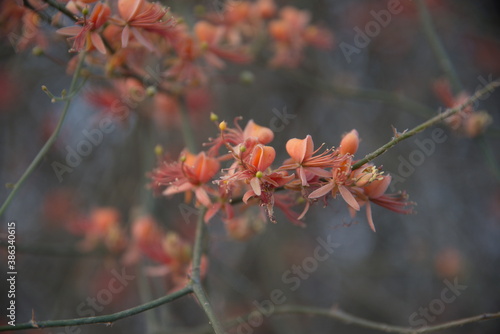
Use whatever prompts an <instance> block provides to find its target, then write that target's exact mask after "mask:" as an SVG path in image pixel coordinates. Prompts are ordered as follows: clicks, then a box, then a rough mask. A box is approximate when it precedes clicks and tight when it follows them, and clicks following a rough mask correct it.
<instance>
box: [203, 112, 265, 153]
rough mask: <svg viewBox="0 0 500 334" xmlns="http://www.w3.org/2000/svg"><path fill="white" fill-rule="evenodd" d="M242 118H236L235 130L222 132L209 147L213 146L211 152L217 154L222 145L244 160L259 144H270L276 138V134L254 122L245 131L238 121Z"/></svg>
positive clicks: (249, 123) (251, 121) (250, 122)
mask: <svg viewBox="0 0 500 334" xmlns="http://www.w3.org/2000/svg"><path fill="white" fill-rule="evenodd" d="M239 120H240V118H235V120H234V125H235V128H234V129H233V128H229V127H227V128H225V129H224V130H221V135H220V136H219V137H218V138H216V139H214V140H212V141H211V143H209V144H207V145H212V146H213V147H212V148H211V149H210V152H211V153H213V154H216V152H218V151H219V149H220V147H221V146H222V145H225V146H226V148H228V149H229V151H230V152H232V153H233V155H234V156H236V157H238V158H239V159H244V158H245V157H247V156H248V155H249V154H250V152H252V151H253V148H254V147H255V145H257V144H263V145H265V144H268V143H270V142H271V141H272V140H273V138H274V132H273V131H272V130H271V129H269V128H266V127H264V126H261V125H258V124H256V123H255V122H254V121H253V120H250V121H248V123H247V125H246V126H245V128H244V129H242V128H241V127H240V125H239V124H238V121H239Z"/></svg>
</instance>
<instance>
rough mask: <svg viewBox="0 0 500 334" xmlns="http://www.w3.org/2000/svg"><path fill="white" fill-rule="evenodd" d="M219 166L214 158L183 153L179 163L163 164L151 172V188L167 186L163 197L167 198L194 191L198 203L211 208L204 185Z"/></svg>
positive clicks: (203, 154) (202, 153)
mask: <svg viewBox="0 0 500 334" xmlns="http://www.w3.org/2000/svg"><path fill="white" fill-rule="evenodd" d="M219 168H220V164H219V161H217V159H215V158H211V157H209V156H207V155H206V153H205V152H201V153H199V154H197V155H194V154H192V153H190V152H188V151H186V150H185V151H183V152H182V154H181V158H180V161H177V162H175V163H172V164H166V163H165V164H163V165H161V166H160V167H158V168H157V169H155V170H154V171H153V173H152V174H151V178H152V179H153V184H152V186H153V188H155V187H158V186H167V188H166V189H165V190H164V191H163V195H166V196H169V195H173V194H177V193H181V192H187V191H194V193H195V195H196V199H197V200H198V202H199V203H201V204H202V205H204V206H206V207H210V206H211V201H210V198H209V196H208V193H207V191H208V190H210V189H209V188H208V187H207V185H206V183H207V182H208V181H210V180H211V179H212V178H213V177H214V175H215V174H217V172H218V171H219Z"/></svg>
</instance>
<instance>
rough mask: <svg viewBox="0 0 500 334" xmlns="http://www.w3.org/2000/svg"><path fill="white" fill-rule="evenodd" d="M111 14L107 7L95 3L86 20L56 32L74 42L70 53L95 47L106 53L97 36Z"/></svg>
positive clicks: (99, 37) (100, 39)
mask: <svg viewBox="0 0 500 334" xmlns="http://www.w3.org/2000/svg"><path fill="white" fill-rule="evenodd" d="M110 14H111V9H110V8H109V6H108V5H106V4H103V3H101V2H99V3H97V4H96V5H95V7H94V9H93V10H92V13H91V14H90V16H89V17H88V18H83V19H80V20H78V22H77V24H81V25H77V26H72V27H65V28H61V29H59V30H57V32H58V33H59V34H62V35H66V36H72V37H71V38H69V39H70V40H74V42H73V47H72V48H71V50H70V51H77V52H80V51H82V50H87V51H89V50H91V49H92V47H95V48H96V49H97V50H98V51H99V52H100V53H103V54H105V53H106V46H105V45H104V42H103V40H102V38H101V36H100V35H99V32H98V30H99V28H101V27H102V26H103V25H104V23H106V22H107V20H108V18H109V16H110Z"/></svg>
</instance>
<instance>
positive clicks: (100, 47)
mask: <svg viewBox="0 0 500 334" xmlns="http://www.w3.org/2000/svg"><path fill="white" fill-rule="evenodd" d="M90 39H91V40H92V45H94V47H95V48H96V49H97V51H99V52H100V53H102V54H104V55H105V54H106V46H105V45H104V42H103V41H102V38H101V36H100V35H99V34H98V33H96V32H93V33H91V34H90Z"/></svg>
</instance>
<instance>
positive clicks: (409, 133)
mask: <svg viewBox="0 0 500 334" xmlns="http://www.w3.org/2000/svg"><path fill="white" fill-rule="evenodd" d="M498 86H500V81H492V82H490V83H489V84H488V85H486V86H485V87H483V88H482V89H480V90H478V91H477V92H476V93H475V94H474V95H473V96H472V97H471V98H470V99H468V100H467V101H465V102H464V103H462V104H461V105H459V106H457V107H455V108H451V109H446V110H445V111H444V112H443V113H440V114H438V115H436V116H434V117H433V118H431V119H429V120H427V121H426V122H424V123H422V124H420V125H418V126H416V127H414V128H413V129H411V130H409V131H405V132H404V133H401V134H398V135H397V136H395V137H394V138H393V139H392V140H391V141H389V142H388V143H387V144H385V145H383V146H382V147H380V148H378V149H377V150H375V151H373V152H372V153H370V154H368V155H367V156H365V157H364V158H363V159H361V160H359V161H358V162H356V163H355V164H354V165H352V169H353V170H354V169H358V168H359V167H361V166H363V165H364V164H366V163H367V162H370V161H372V160H373V159H375V158H376V157H378V156H379V155H381V154H383V153H385V152H387V150H389V149H390V148H391V147H393V146H394V145H396V144H397V143H399V142H401V141H403V140H405V139H407V138H410V137H412V136H414V135H416V134H417V133H419V132H422V131H424V130H425V129H427V128H429V127H431V126H433V125H436V124H438V123H439V122H441V121H442V120H444V119H445V118H448V117H450V116H452V115H454V114H456V113H458V112H460V111H462V110H464V109H465V108H466V107H467V106H469V105H471V104H473V103H474V102H476V101H477V100H478V99H479V98H480V97H481V96H483V95H484V94H486V93H489V92H491V91H492V90H493V89H494V88H496V87H498Z"/></svg>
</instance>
